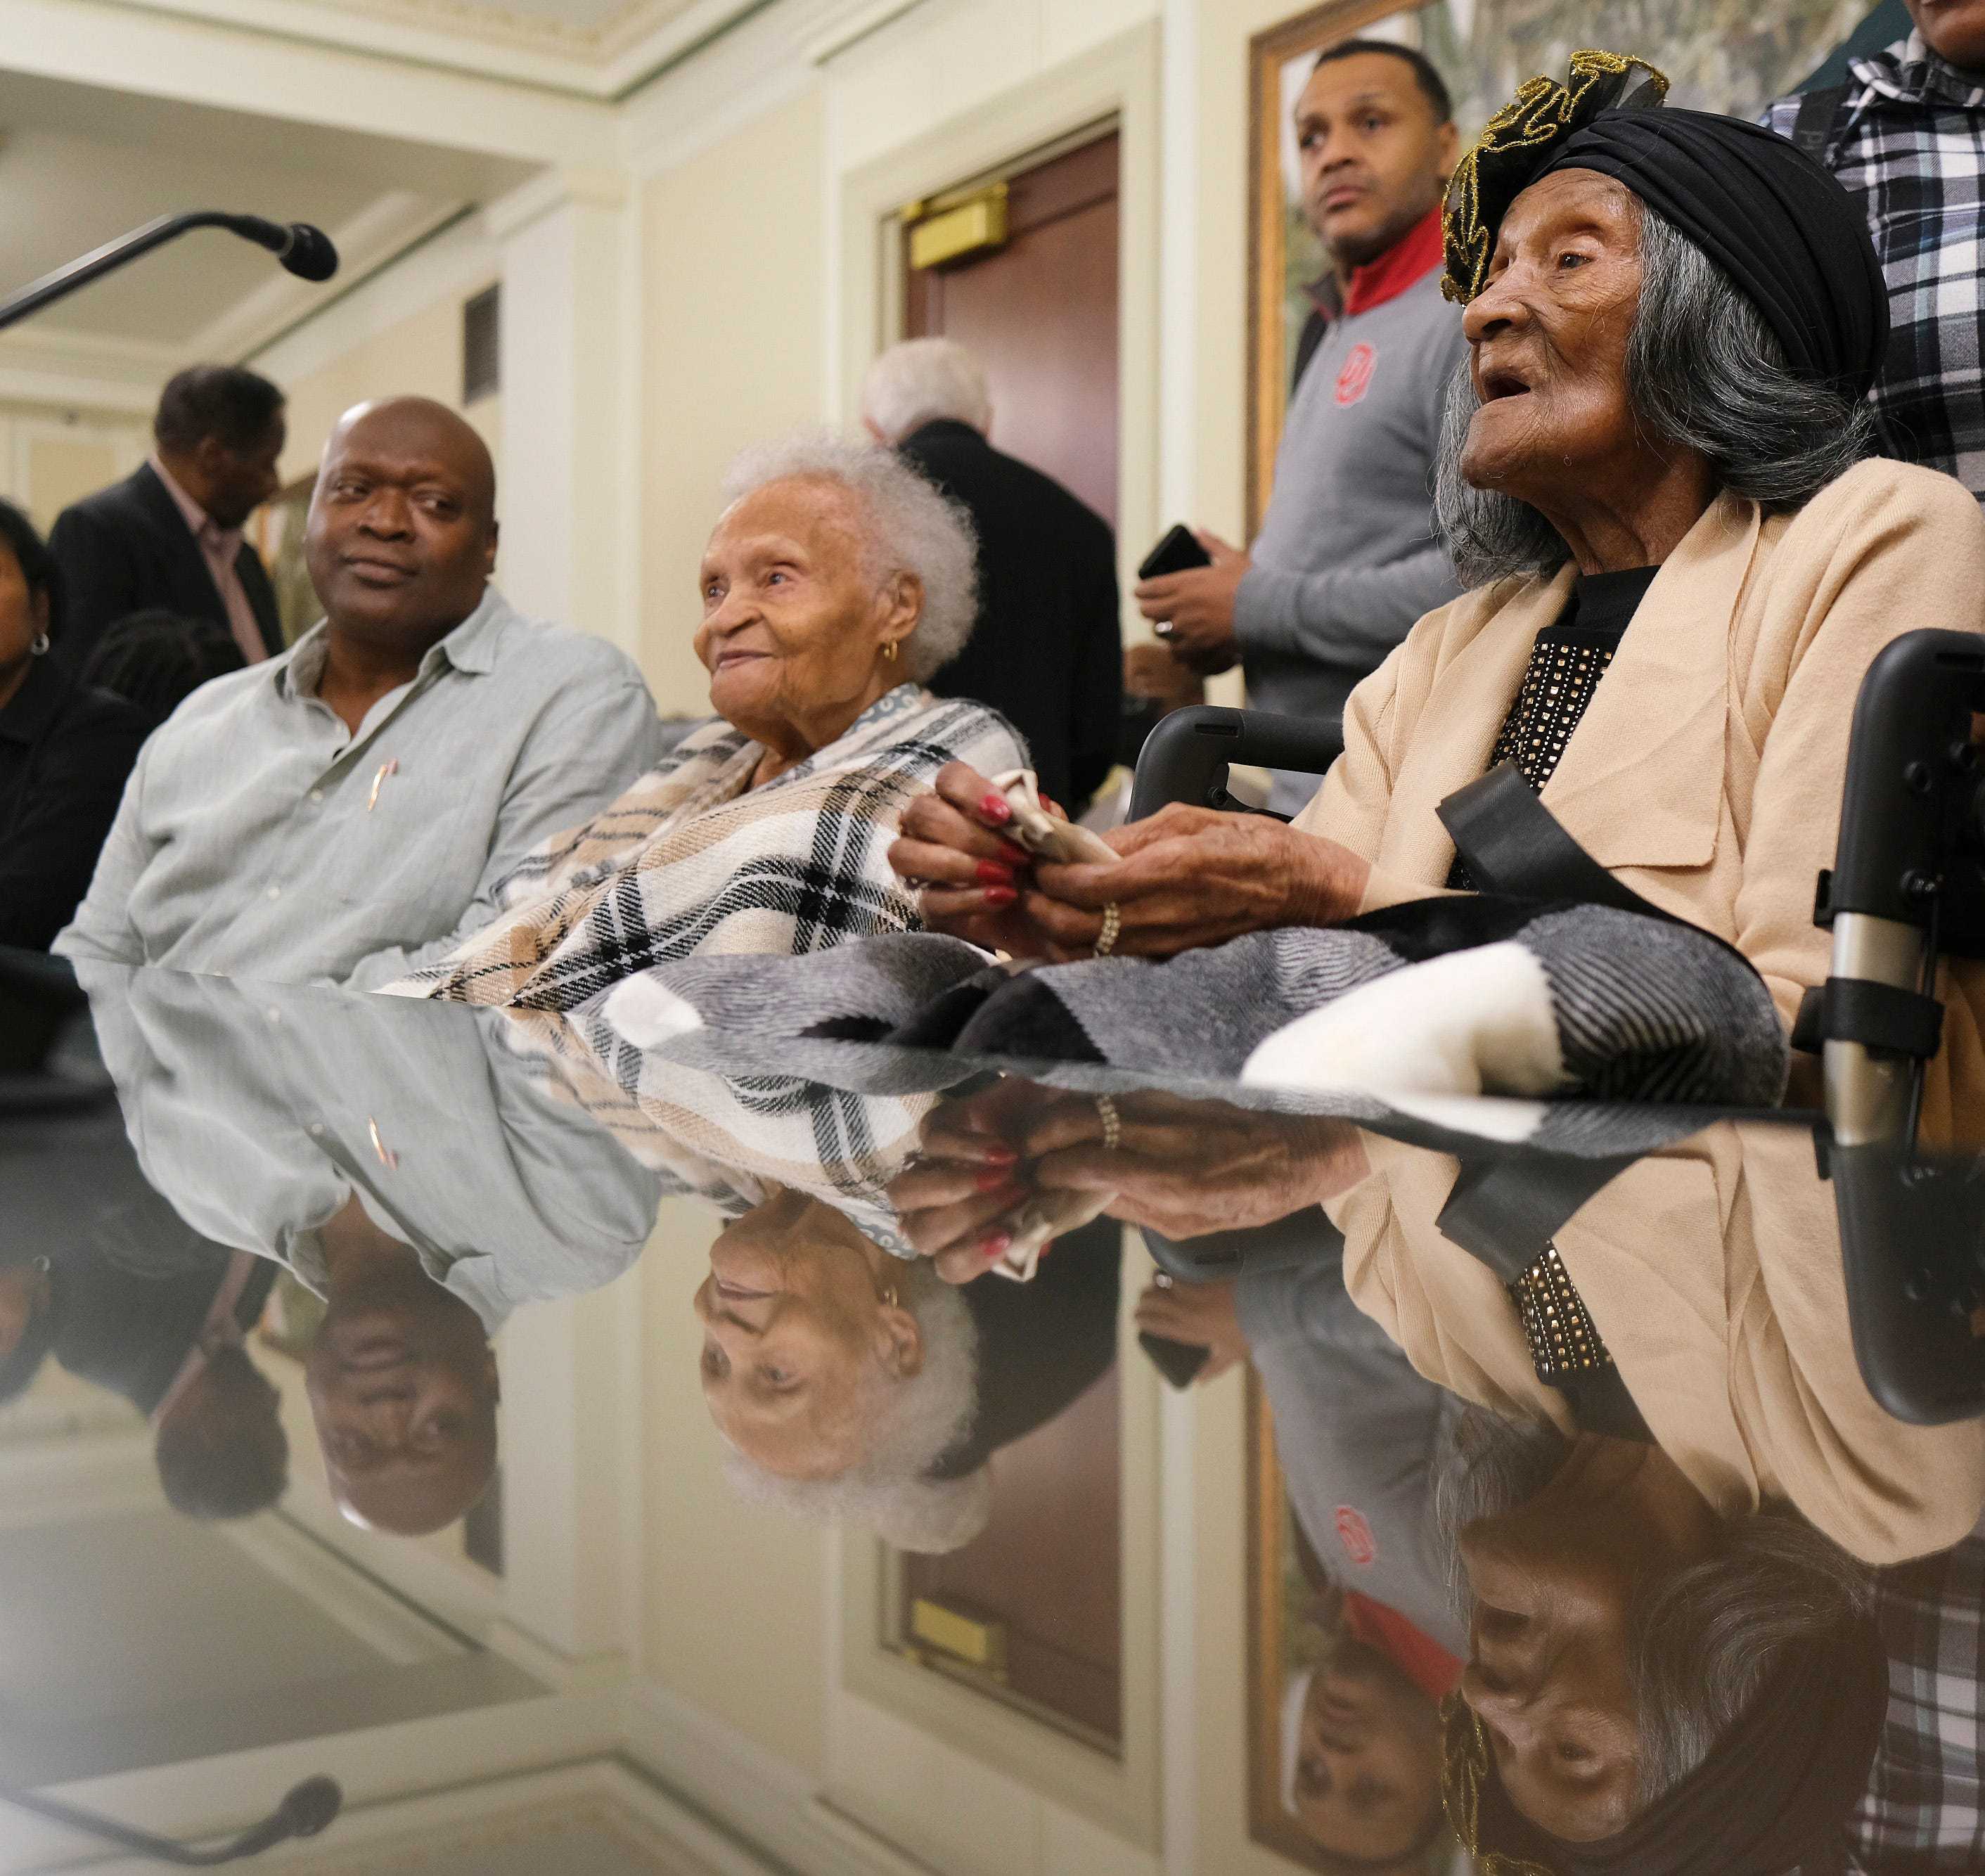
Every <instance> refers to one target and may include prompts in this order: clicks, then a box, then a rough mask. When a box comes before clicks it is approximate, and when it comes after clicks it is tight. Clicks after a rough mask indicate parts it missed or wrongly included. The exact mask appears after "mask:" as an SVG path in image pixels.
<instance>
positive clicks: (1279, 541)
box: [1136, 39, 1468, 814]
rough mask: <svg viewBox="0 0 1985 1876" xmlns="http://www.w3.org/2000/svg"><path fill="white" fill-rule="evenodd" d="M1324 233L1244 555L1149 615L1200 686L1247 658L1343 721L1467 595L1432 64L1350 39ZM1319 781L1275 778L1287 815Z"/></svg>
mask: <svg viewBox="0 0 1985 1876" xmlns="http://www.w3.org/2000/svg"><path fill="white" fill-rule="evenodd" d="M1295 131H1296V143H1297V146H1298V150H1299V151H1300V153H1301V156H1302V180H1303V195H1304V203H1305V211H1306V213H1307V214H1308V218H1309V220H1310V223H1311V225H1312V227H1315V230H1316V231H1317V234H1318V237H1319V238H1320V239H1321V240H1322V242H1323V244H1324V247H1325V250H1327V251H1328V253H1329V256H1330V258H1331V260H1332V264H1333V267H1334V269H1335V277H1333V278H1332V279H1330V280H1328V281H1327V282H1326V283H1325V286H1324V287H1323V288H1322V290H1321V291H1320V292H1319V294H1318V302H1319V305H1318V311H1319V315H1320V317H1318V318H1317V319H1313V320H1312V321H1311V322H1310V325H1309V327H1308V328H1307V329H1306V330H1305V333H1304V344H1303V345H1302V347H1300V348H1299V351H1298V365H1297V378H1296V385H1295V394H1294V396H1293V398H1291V401H1290V404H1289V411H1288V420H1287V422H1286V424H1285V426H1284V429H1283V433H1282V441H1281V449H1280V451H1279V452H1278V455H1277V456H1276V458H1275V492H1274V495H1273V496H1272V498H1271V500H1270V502H1269V504H1268V513H1267V515H1265V517H1264V518H1263V520H1262V522H1261V532H1260V533H1259V534H1258V535H1256V537H1255V539H1254V545H1253V546H1252V548H1251V549H1249V550H1248V552H1242V551H1241V549H1238V548H1236V547H1234V546H1231V545H1229V544H1228V542H1224V541H1223V540H1221V539H1219V537H1218V536H1217V535H1213V534H1211V533H1207V532H1204V531H1202V532H1201V534H1200V537H1199V538H1200V540H1201V544H1202V545H1204V547H1205V549H1206V550H1207V552H1208V553H1210V554H1211V555H1212V556H1213V564H1212V565H1211V566H1208V567H1195V568H1193V569H1190V570H1188V571H1187V572H1182V573H1174V574H1170V575H1167V576H1164V578H1161V579H1154V580H1147V581H1146V582H1144V584H1143V585H1141V586H1139V587H1138V588H1137V595H1136V596H1137V606H1138V609H1139V610H1140V612H1143V613H1144V616H1145V617H1146V618H1147V619H1151V620H1153V621H1154V622H1155V623H1156V629H1157V633H1158V636H1160V638H1161V639H1164V641H1165V642H1166V643H1167V644H1169V645H1170V646H1171V647H1172V649H1173V650H1174V652H1176V653H1177V654H1178V655H1179V656H1181V658H1182V659H1184V661H1185V662H1186V663H1187V664H1188V665H1190V666H1192V667H1193V668H1194V670H1198V671H1200V672H1201V673H1206V674H1211V673H1214V672H1215V671H1222V670H1226V669H1227V668H1228V666H1231V665H1232V664H1233V663H1234V662H1235V660H1236V659H1238V660H1239V662H1240V663H1241V668H1242V670H1244V672H1245V673H1246V676H1247V680H1248V703H1249V706H1250V707H1251V708H1253V709H1256V710H1274V711H1279V712H1282V713H1287V714H1289V715H1293V716H1302V717H1311V718H1320V717H1338V716H1340V715H1341V714H1342V712H1343V709H1344V700H1345V698H1346V697H1347V696H1349V695H1350V693H1351V691H1352V689H1353V687H1354V686H1355V685H1356V684H1357V683H1358V682H1359V680H1360V679H1361V678H1363V677H1365V676H1367V675H1369V673H1371V672H1372V671H1374V670H1376V669H1377V668H1378V666H1379V665H1380V664H1381V663H1383V662H1384V660H1385V656H1386V655H1387V654H1388V653H1389V652H1390V651H1391V650H1392V648H1393V646H1396V645H1397V644H1398V643H1399V641H1400V640H1401V639H1403V638H1404V637H1405V636H1406V633H1407V632H1408V631H1409V629H1411V627H1412V625H1413V623H1414V622H1415V621H1416V619H1419V617H1420V616H1422V614H1423V613H1426V612H1431V611H1432V609H1434V608H1435V607H1436V606H1441V605H1443V604H1445V603H1446V602H1447V601H1448V600H1449V599H1453V598H1454V597H1455V596H1456V593H1457V592H1459V590H1460V589H1459V586H1457V585H1456V581H1455V578H1454V569H1453V565H1452V564H1451V563H1450V562H1449V559H1448V557H1447V554H1446V550H1445V549H1443V547H1442V545H1440V543H1439V541H1438V540H1436V538H1435V535H1434V531H1433V488H1432V478H1433V466H1434V458H1435V453H1436V448H1437V446H1438V444H1439V437H1440V426H1441V410H1442V405H1443V401H1444V400H1445V398H1446V391H1447V386H1448V384H1449V380H1450V379H1451V378H1453V375H1454V374H1455V371H1456V369H1457V368H1458V367H1459V365H1460V364H1461V363H1462V361H1463V360H1464V359H1465V358H1466V356H1467V352H1468V347H1467V344H1466V341H1465V340H1464V339H1463V337H1462V332H1461V317H1460V313H1459V309H1458V308H1456V307H1454V306H1453V305H1450V304H1449V303H1448V301H1447V300H1445V299H1443V297H1442V296H1441V290H1440V277H1441V205H1442V200H1443V196H1444V195H1445V193H1446V187H1447V178H1448V176H1449V173H1451V172H1452V171H1453V167H1454V164H1455V159H1456V151H1457V148H1458V137H1457V134H1456V129H1455V124H1454V114H1453V106H1452V104H1451V102H1450V101H1449V97H1448V92H1447V88H1446V86H1445V85H1444V84H1443V82H1441V78H1440V75H1439V72H1436V70H1435V69H1433V67H1432V65H1430V64H1429V62H1427V61H1426V59H1424V58H1422V56H1421V55H1420V54H1419V53H1418V52H1414V51H1412V50H1411V49H1409V48H1408V47H1406V46H1402V45H1392V44H1389V43H1388V42H1385V41H1382V40H1374V39H1348V40H1345V41H1344V42H1342V44H1339V45H1333V46H1332V47H1330V48H1329V49H1328V50H1327V51H1325V52H1324V53H1323V54H1322V55H1321V56H1320V57H1319V58H1318V60H1317V63H1316V68H1315V71H1314V72H1312V74H1311V76H1310V79H1309V82H1308V84H1307V85H1306V86H1305V87H1304V89H1303V92H1302V96H1300V97H1299V98H1298V99H1297V100H1296V109H1295ZM1315 788H1316V780H1315V777H1313V776H1312V777H1299V776H1288V775H1285V776H1278V777H1277V778H1276V783H1275V793H1274V794H1273V796H1272V797H1271V801H1270V805H1271V807H1274V808H1275V810H1276V811H1277V812H1278V814H1295V813H1296V812H1297V811H1298V810H1299V809H1300V808H1301V807H1302V806H1303V804H1305V802H1306V801H1307V800H1308V799H1309V797H1310V796H1311V795H1312V794H1314V793H1315Z"/></svg>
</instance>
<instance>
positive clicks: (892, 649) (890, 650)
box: [882, 639, 903, 664]
mask: <svg viewBox="0 0 1985 1876" xmlns="http://www.w3.org/2000/svg"><path fill="white" fill-rule="evenodd" d="M902 649H903V648H902V643H901V642H900V641H899V640H898V639H891V640H890V641H889V642H888V644H886V645H885V646H883V647H882V658H883V662H884V663H887V664H894V663H895V662H896V659H897V657H898V654H900V653H901V652H902Z"/></svg>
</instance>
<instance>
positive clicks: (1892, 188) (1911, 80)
mask: <svg viewBox="0 0 1985 1876" xmlns="http://www.w3.org/2000/svg"><path fill="white" fill-rule="evenodd" d="M1798 119H1799V99H1798V98H1796V97H1792V98H1784V99H1780V100H1779V101H1778V102H1777V103H1775V104H1774V105H1772V106H1770V107H1769V109H1767V110H1766V111H1765V112H1764V114H1763V116H1762V117H1761V119H1759V121H1760V122H1762V123H1763V124H1764V125H1765V127H1766V128H1767V129H1772V130H1775V131H1776V132H1778V134H1779V135H1780V136H1785V137H1788V138H1789V137H1791V136H1792V133H1793V131H1794V129H1795V126H1796V125H1797V122H1798ZM1820 154H1821V159H1822V161H1823V162H1824V163H1825V165H1826V166H1827V168H1828V169H1830V170H1832V173H1833V174H1834V175H1835V176H1836V178H1838V179H1839V182H1840V183H1841V186H1842V187H1843V188H1845V189H1846V190H1847V192H1848V193H1849V195H1851V196H1853V197H1854V199H1855V200H1856V201H1857V202H1858V203H1860V204H1861V205H1862V207H1863V208H1864V209H1865V210H1866V213H1867V216H1868V226H1869V233H1871V234H1872V236H1873V237H1874V242H1875V250H1876V253H1877V255H1878V256H1879V258H1880V260H1881V263H1882V271H1883V276H1884V277H1885V278H1886V280H1887V281H1888V286H1889V350H1888V356H1887V358H1886V361H1884V363H1883V368H1882V375H1881V377H1880V378H1879V381H1877V382H1876V386H1875V388H1874V390H1873V391H1872V393H1871V394H1870V398H1871V401H1872V403H1873V404H1874V406H1875V411H1876V418H1877V420H1878V421H1879V425H1880V426H1881V433H1882V445H1881V447H1882V448H1883V451H1884V453H1886V454H1887V455H1892V456H1898V457H1900V458H1903V460H1904V461H1909V462H1920V463H1923V464H1925V465H1927V466H1928V467H1929V468H1933V469H1942V470H1943V471H1944V472H1946V474H1948V475H1954V476H1956V478H1957V479H1958V480H1959V481H1960V482H1962V483H1963V485H1965V487H1966V488H1968V489H1970V491H1971V492H1972V494H1973V495H1975V496H1977V497H1979V498H1981V499H1985V86H1981V85H1980V83H1979V82H1978V81H1977V79H1976V78H1975V77H1974V76H1973V75H1972V74H1970V73H1967V72H1960V71H1959V70H1958V69H1956V67H1954V66H1953V65H1949V64H1947V63H1946V62H1945V61H1943V59H1939V58H1938V57H1937V56H1936V55H1935V54H1934V53H1933V52H1930V50H1929V49H1928V48H1927V47H1926V45H1924V43H1923V39H1922V38H1921V36H1920V35H1916V34H1912V35H1911V36H1910V37H1909V39H1906V40H1903V41H1901V42H1899V43H1898V44H1896V45H1892V46H1889V48H1887V49H1886V50H1885V51H1883V52H1879V53H1876V54H1875V55H1872V56H1871V57H1869V58H1865V59H1856V61H1855V62H1854V64H1853V66H1852V78H1851V79H1850V80H1849V83H1848V84H1847V85H1846V87H1845V88H1844V91H1843V93H1842V96H1841V99H1840V103H1839V108H1838V109H1837V110H1836V112H1835V113H1834V116H1833V120H1832V123H1831V125H1830V126H1829V127H1828V129H1827V134H1826V139H1825V147H1824V149H1822V152H1821V153H1820Z"/></svg>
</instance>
